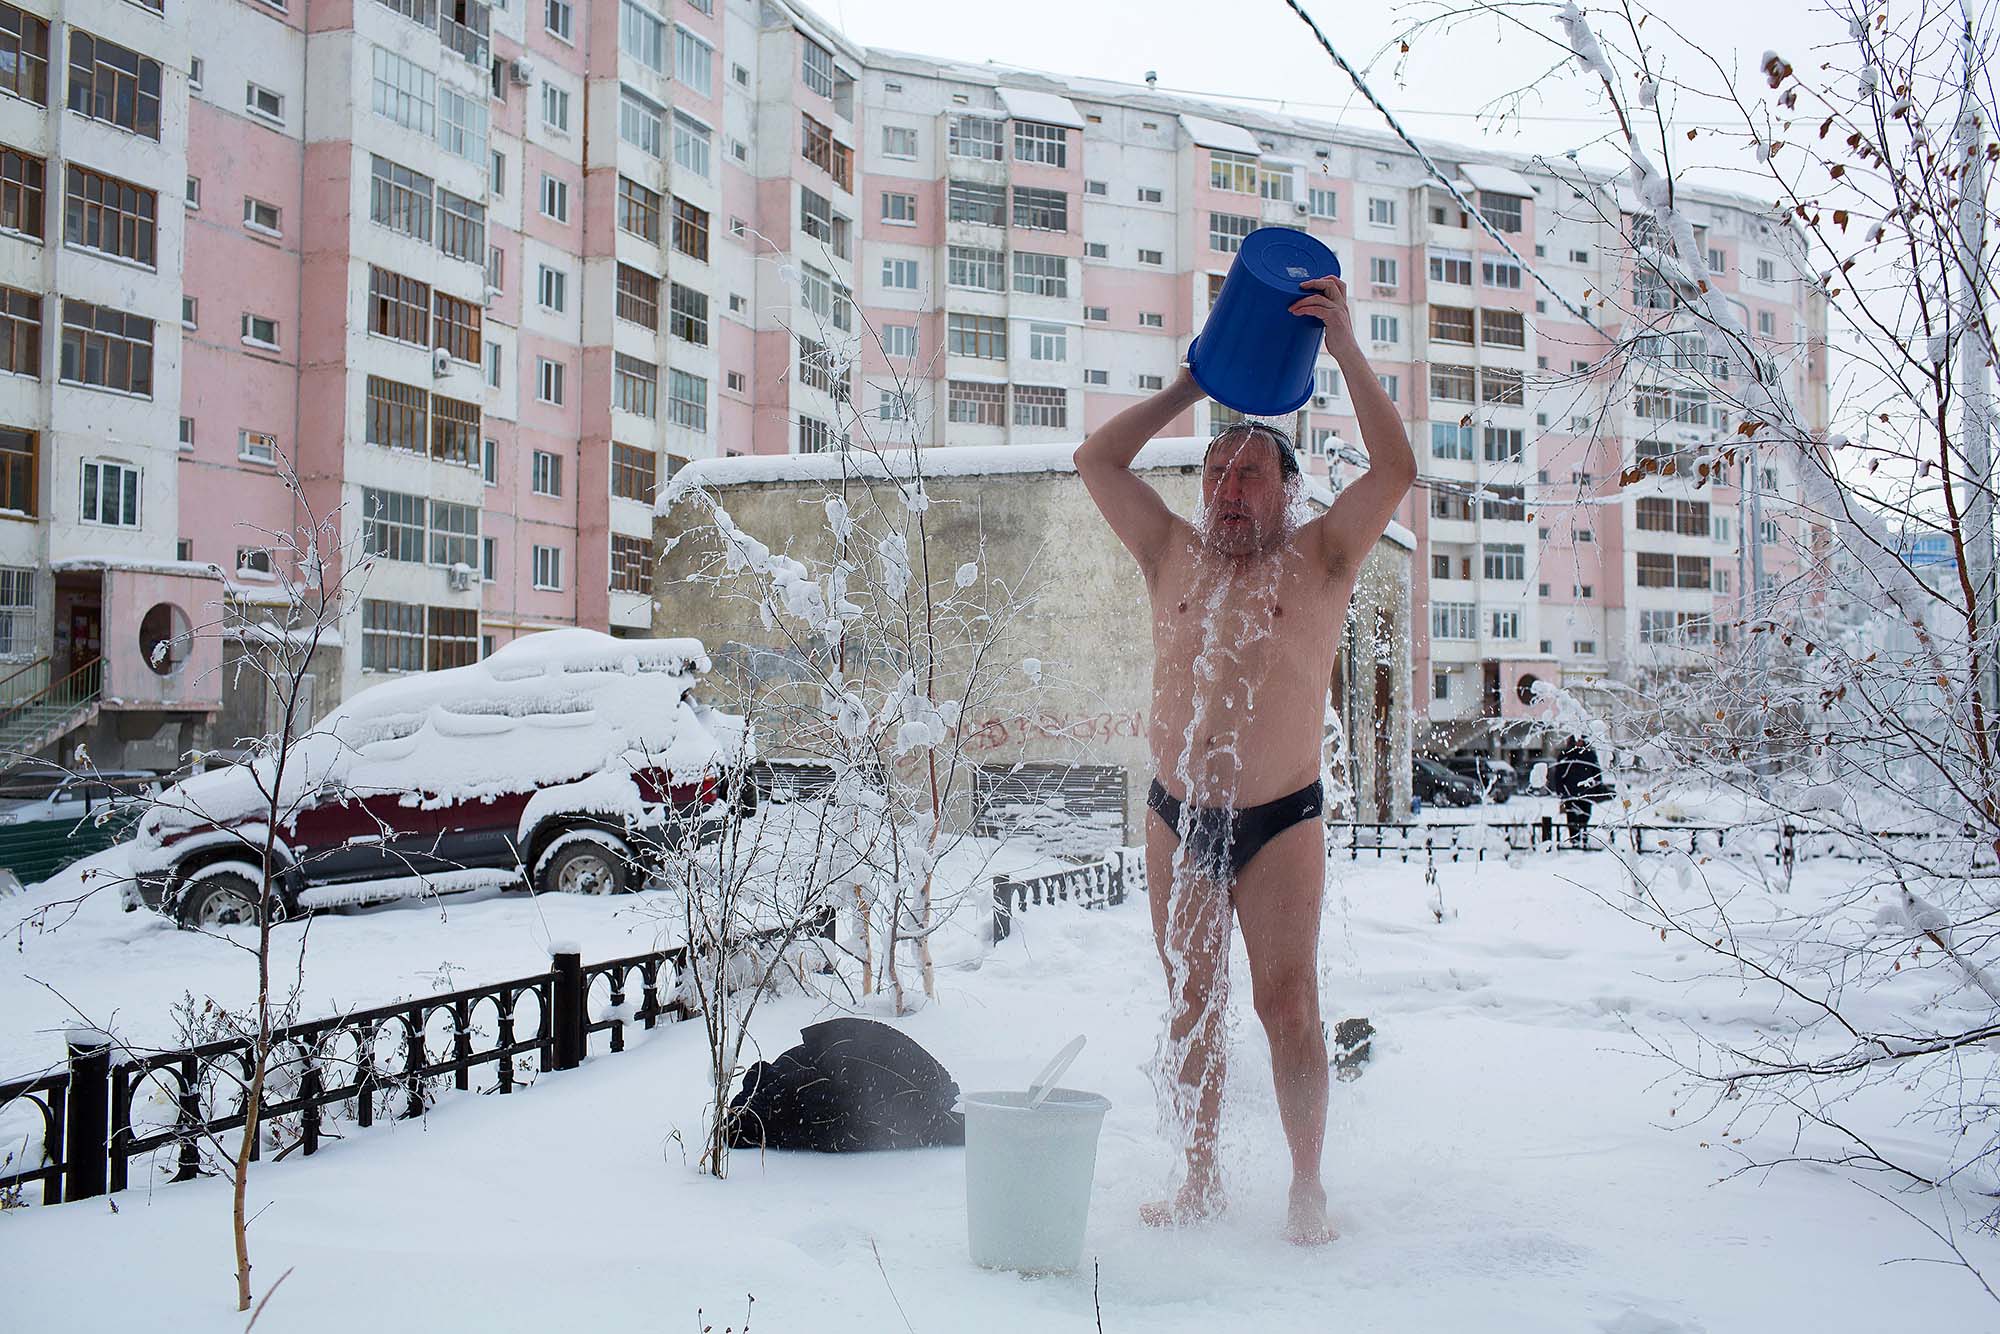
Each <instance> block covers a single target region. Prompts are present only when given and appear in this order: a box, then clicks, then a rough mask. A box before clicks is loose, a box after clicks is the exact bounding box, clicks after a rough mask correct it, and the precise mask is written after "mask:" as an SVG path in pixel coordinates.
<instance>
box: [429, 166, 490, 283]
mask: <svg viewBox="0 0 2000 1334" xmlns="http://www.w3.org/2000/svg"><path fill="white" fill-rule="evenodd" d="M437 201H438V202H437V212H438V237H437V242H438V249H439V250H442V251H443V252H444V253H445V254H447V255H450V256H451V257H452V258H453V259H463V260H470V261H471V262H472V263H474V264H478V263H480V262H481V261H482V260H487V259H490V258H491V257H492V254H498V253H500V252H498V251H494V252H492V253H491V254H489V253H488V251H487V249H486V205H484V204H475V203H473V202H472V201H471V200H470V199H467V198H465V197H464V196H463V195H455V194H453V193H452V192H451V191H449V190H442V189H441V190H439V191H438V195H437ZM487 281H488V282H489V284H491V285H492V286H494V287H498V286H499V285H500V283H499V281H498V272H497V269H496V270H495V271H494V272H492V273H489V274H488V275H487Z"/></svg>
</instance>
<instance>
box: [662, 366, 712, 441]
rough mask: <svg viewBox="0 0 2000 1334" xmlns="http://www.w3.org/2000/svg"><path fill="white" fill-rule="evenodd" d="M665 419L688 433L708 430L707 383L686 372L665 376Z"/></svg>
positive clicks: (699, 377) (676, 372) (672, 372)
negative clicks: (683, 427) (685, 428)
mask: <svg viewBox="0 0 2000 1334" xmlns="http://www.w3.org/2000/svg"><path fill="white" fill-rule="evenodd" d="M667 419H668V420H669V421H671V422H672V423H673V424H674V425H676V426H685V427H687V429H688V430H690V431H702V432H706V431H707V430H708V381H707V380H706V379H704V378H703V377H701V376H699V375H689V374H688V373H687V372H686V371H670V372H668V374H667Z"/></svg>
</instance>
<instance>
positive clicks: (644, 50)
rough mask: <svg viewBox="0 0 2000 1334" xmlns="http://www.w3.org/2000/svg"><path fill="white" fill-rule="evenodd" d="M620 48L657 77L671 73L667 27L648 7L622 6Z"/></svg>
mask: <svg viewBox="0 0 2000 1334" xmlns="http://www.w3.org/2000/svg"><path fill="white" fill-rule="evenodd" d="M618 49H619V50H621V51H623V52H624V53H625V54H626V55H628V56H630V57H632V58H633V59H634V60H636V61H638V62H639V63H640V64H641V65H644V66H645V67H646V68H647V69H649V70H651V71H653V73H655V74H665V73H666V72H667V25H666V22H665V20H663V19H661V18H659V17H658V16H656V15H655V14H654V13H653V12H652V11H651V10H649V9H647V8H646V7H645V6H644V5H640V4H636V3H634V0H622V3H621V4H620V5H619V6H618Z"/></svg>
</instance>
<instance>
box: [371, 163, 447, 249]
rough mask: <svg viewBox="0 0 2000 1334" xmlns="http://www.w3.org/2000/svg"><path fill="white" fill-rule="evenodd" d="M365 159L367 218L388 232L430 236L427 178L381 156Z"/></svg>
mask: <svg viewBox="0 0 2000 1334" xmlns="http://www.w3.org/2000/svg"><path fill="white" fill-rule="evenodd" d="M369 161H370V170H369V178H368V216H369V219H370V220H371V221H373V222H377V223H380V224H381V225H382V226H384V227H387V228H389V229H390V230H391V231H398V232H402V233H403V234H404V235H406V236H414V237H416V238H417V239H418V240H419V241H425V242H428V241H429V240H430V239H431V191H432V188H433V187H432V181H431V178H430V177H428V176H425V175H423V174H422V173H420V172H415V171H411V170H410V169H409V168H408V167H405V166H402V165H401V164H399V163H395V162H391V161H390V160H389V159H387V158H385V157H375V156H373V155H371V156H370V159H369Z"/></svg>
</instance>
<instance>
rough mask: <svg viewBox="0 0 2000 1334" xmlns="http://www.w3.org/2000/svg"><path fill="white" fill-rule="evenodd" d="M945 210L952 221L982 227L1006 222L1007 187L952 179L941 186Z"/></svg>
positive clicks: (995, 225)
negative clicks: (944, 185) (943, 186)
mask: <svg viewBox="0 0 2000 1334" xmlns="http://www.w3.org/2000/svg"><path fill="white" fill-rule="evenodd" d="M945 213H946V216H947V217H949V218H950V219H951V221H953V222H971V223H977V224H979V225H980V226H982V227H1004V226H1006V225H1007V189H1006V187H1005V186H1000V185H981V184H979V183H977V182H974V181H952V182H950V183H949V184H948V185H947V186H946V187H945Z"/></svg>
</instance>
